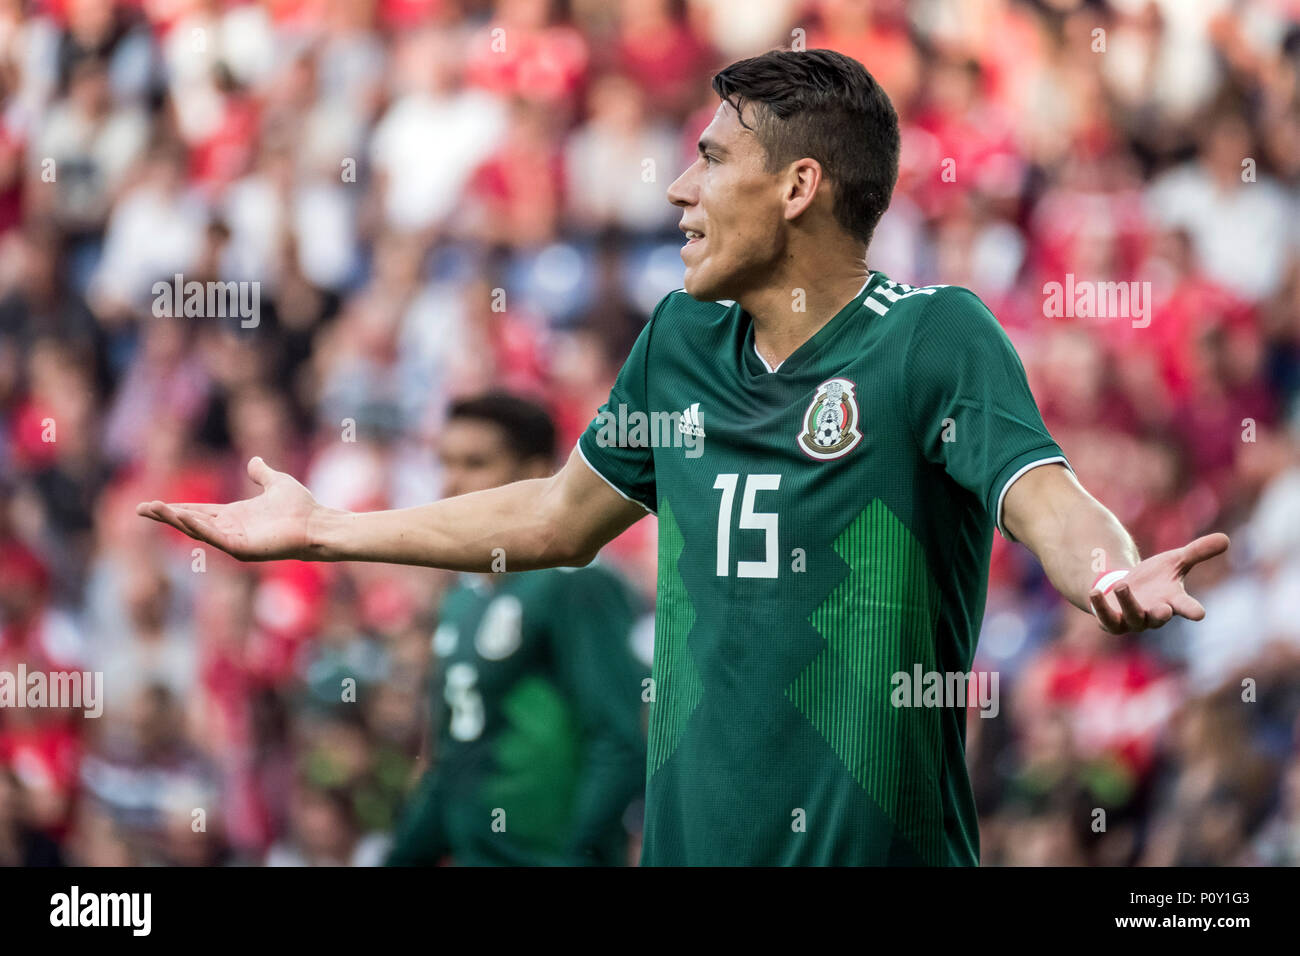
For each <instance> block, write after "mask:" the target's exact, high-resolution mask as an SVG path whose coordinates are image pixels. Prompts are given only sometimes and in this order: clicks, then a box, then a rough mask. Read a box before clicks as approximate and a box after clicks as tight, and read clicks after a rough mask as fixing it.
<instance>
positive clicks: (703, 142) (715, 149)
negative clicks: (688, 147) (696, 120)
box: [695, 136, 727, 156]
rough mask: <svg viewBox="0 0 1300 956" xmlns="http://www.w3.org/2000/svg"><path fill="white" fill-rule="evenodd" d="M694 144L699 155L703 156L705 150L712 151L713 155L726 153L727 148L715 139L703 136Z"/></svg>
mask: <svg viewBox="0 0 1300 956" xmlns="http://www.w3.org/2000/svg"><path fill="white" fill-rule="evenodd" d="M695 145H696V147H697V148H698V149H699V151H700V155H701V156H703V155H704V154H705V153H706V152H708V153H713V155H715V156H725V155H727V149H726V147H725V146H723V145H721V144H720V143H718V142H716V141H715V140H711V139H706V138H704V137H703V136H701V137H700V141H699V142H698V143H696V144H695Z"/></svg>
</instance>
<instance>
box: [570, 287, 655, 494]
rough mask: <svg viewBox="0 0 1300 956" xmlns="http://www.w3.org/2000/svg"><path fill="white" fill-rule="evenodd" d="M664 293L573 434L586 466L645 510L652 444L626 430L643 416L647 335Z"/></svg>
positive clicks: (645, 414)
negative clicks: (596, 406) (601, 400)
mask: <svg viewBox="0 0 1300 956" xmlns="http://www.w3.org/2000/svg"><path fill="white" fill-rule="evenodd" d="M669 298H671V295H669V296H665V297H664V298H663V299H661V300H660V302H659V304H658V305H657V306H655V310H654V314H653V315H651V316H650V321H649V322H647V323H646V324H645V328H643V329H642V330H641V334H640V335H639V336H637V340H636V343H635V344H634V345H633V346H632V351H631V352H629V353H628V356H627V361H625V362H624V363H623V368H622V370H620V371H619V373H618V379H617V380H616V381H615V382H614V387H613V388H612V389H611V390H610V393H609V401H607V402H606V403H605V404H604V405H602V406H601V407H600V410H599V411H598V412H597V413H596V417H595V418H593V419H592V421H591V424H590V425H588V426H587V430H586V431H585V432H583V433H582V435H581V436H580V437H579V439H578V453H579V454H580V455H582V457H583V460H584V461H586V463H587V465H588V467H590V468H591V470H592V471H594V472H595V473H596V474H598V475H599V476H600V477H601V478H603V479H605V481H606V482H607V483H608V484H609V485H610V486H611V487H612V488H613V489H614V490H615V491H617V492H618V493H619V494H620V495H622V496H623V497H624V498H627V499H629V500H631V501H635V502H636V503H637V504H639V505H641V507H643V508H645V509H646V510H647V511H649V512H650V513H651V514H653V513H654V512H655V509H656V507H657V505H658V498H657V494H656V488H655V468H654V453H653V451H654V450H653V449H652V448H651V447H650V445H649V443H648V442H644V441H639V440H638V441H633V440H629V435H630V436H631V438H633V439H636V438H637V435H635V434H633V431H634V429H633V428H630V427H629V423H635V422H636V420H637V419H638V418H642V417H645V418H648V416H649V412H650V409H649V408H648V407H647V405H648V402H647V400H646V382H647V380H648V379H647V375H648V366H649V360H650V339H651V336H652V335H653V334H654V327H655V319H656V318H657V317H658V315H659V313H660V311H661V310H662V309H663V307H664V303H665V302H667V301H668V299H669ZM640 433H641V435H644V434H645V430H644V429H640Z"/></svg>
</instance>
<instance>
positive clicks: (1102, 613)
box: [1002, 464, 1228, 634]
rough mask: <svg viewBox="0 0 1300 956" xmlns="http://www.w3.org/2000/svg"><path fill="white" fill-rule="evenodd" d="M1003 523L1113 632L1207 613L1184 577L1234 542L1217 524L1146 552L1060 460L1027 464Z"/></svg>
mask: <svg viewBox="0 0 1300 956" xmlns="http://www.w3.org/2000/svg"><path fill="white" fill-rule="evenodd" d="M1002 526H1003V527H1004V528H1006V529H1007V531H1008V532H1009V533H1010V534H1011V535H1012V536H1013V537H1014V538H1015V539H1016V540H1017V541H1021V542H1023V543H1024V544H1025V546H1026V547H1028V548H1029V550H1030V551H1032V552H1034V554H1035V555H1036V556H1037V558H1038V560H1039V561H1040V562H1042V565H1043V570H1044V571H1046V572H1047V577H1048V578H1049V579H1050V580H1051V582H1052V584H1053V586H1055V588H1056V589H1057V590H1058V591H1060V592H1061V594H1062V595H1063V596H1064V597H1065V598H1066V599H1067V600H1068V601H1069V602H1070V603H1071V604H1073V605H1074V606H1075V607H1078V608H1080V609H1081V610H1084V611H1091V612H1092V613H1093V614H1095V615H1096V617H1097V620H1098V621H1099V622H1100V623H1101V626H1102V627H1103V628H1105V629H1106V630H1107V631H1110V632H1111V633H1113V634H1124V633H1129V632H1133V631H1144V630H1146V629H1148V628H1156V627H1161V626H1163V625H1165V624H1167V623H1168V622H1169V621H1170V620H1171V619H1172V618H1173V617H1174V616H1175V615H1177V616H1179V617H1185V618H1188V619H1190V620H1193V621H1199V620H1201V618H1203V617H1205V608H1203V607H1201V604H1200V602H1199V601H1197V600H1196V599H1195V598H1194V597H1192V596H1191V595H1190V594H1188V593H1187V590H1186V589H1185V588H1184V587H1183V579H1184V578H1185V577H1186V576H1187V572H1188V571H1190V570H1191V569H1192V568H1193V567H1195V566H1196V565H1197V564H1199V563H1201V562H1202V561H1206V560H1209V559H1210V558H1214V557H1217V556H1218V555H1220V554H1223V552H1225V551H1227V550H1228V536H1227V535H1226V534H1222V533H1220V532H1216V533H1214V534H1207V535H1204V536H1203V537H1200V538H1197V539H1196V540H1195V541H1192V542H1190V543H1189V544H1186V545H1184V546H1183V547H1181V548H1174V549H1173V550H1172V551H1164V552H1162V553H1160V554H1157V555H1153V556H1152V557H1149V558H1147V559H1146V560H1142V559H1141V558H1140V557H1139V555H1138V550H1137V546H1136V545H1134V543H1133V539H1132V537H1130V536H1129V533H1128V532H1127V531H1125V530H1124V526H1123V525H1122V524H1120V522H1119V519H1118V518H1116V517H1115V516H1114V515H1113V514H1111V512H1110V511H1109V510H1108V509H1107V508H1106V507H1105V506H1104V505H1102V504H1101V503H1100V502H1099V501H1097V499H1096V498H1094V497H1093V496H1092V495H1090V494H1088V492H1087V491H1086V490H1084V488H1083V486H1082V485H1080V484H1079V482H1078V480H1077V479H1076V478H1075V477H1074V474H1073V473H1072V472H1071V471H1070V470H1069V469H1067V468H1065V467H1063V466H1061V465H1055V464H1053V465H1041V466H1039V467H1038V468H1033V469H1031V470H1029V471H1027V472H1025V474H1023V475H1021V476H1020V478H1019V479H1017V480H1016V482H1015V483H1014V484H1013V485H1012V486H1011V487H1010V488H1009V489H1008V490H1007V494H1006V498H1005V500H1004V501H1003V504H1002ZM1099 549H1100V550H1099ZM1099 555H1100V556H1102V558H1103V561H1104V563H1105V567H1104V568H1102V569H1101V571H1100V572H1099V571H1098V570H1096V568H1097V561H1098V556H1099Z"/></svg>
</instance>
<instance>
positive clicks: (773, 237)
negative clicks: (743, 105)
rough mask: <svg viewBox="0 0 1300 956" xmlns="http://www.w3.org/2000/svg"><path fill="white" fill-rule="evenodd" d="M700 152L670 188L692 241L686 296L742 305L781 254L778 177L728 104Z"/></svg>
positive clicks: (685, 252)
mask: <svg viewBox="0 0 1300 956" xmlns="http://www.w3.org/2000/svg"><path fill="white" fill-rule="evenodd" d="M698 149H699V155H698V157H697V158H696V160H695V162H693V163H692V164H691V165H690V166H689V167H688V168H687V170H686V172H684V173H682V174H681V176H679V177H677V181H676V182H675V183H673V184H672V185H671V186H669V187H668V201H669V202H671V203H672V204H673V205H674V206H680V207H681V209H682V218H681V224H680V228H681V229H682V231H683V232H685V233H686V234H687V242H686V245H684V246H683V247H682V253H681V255H682V261H683V262H684V263H686V282H685V287H686V291H687V293H688V294H690V295H691V296H692V297H694V298H696V299H700V300H702V301H709V300H713V301H716V300H718V299H740V298H741V297H742V295H743V293H745V292H746V291H748V290H750V289H753V288H756V287H759V286H761V285H762V284H763V282H764V280H765V279H766V278H768V277H770V275H771V273H772V267H773V265H774V264H775V263H776V262H777V260H778V258H779V257H780V255H781V252H782V249H783V248H784V238H783V237H784V229H783V227H784V224H785V218H784V216H783V207H782V203H781V190H782V187H781V178H780V177H779V176H778V175H776V174H773V173H769V172H767V171H766V170H765V169H764V168H763V164H764V162H765V161H766V154H765V152H764V150H763V147H762V144H760V143H759V141H758V139H757V137H756V136H755V135H754V133H753V132H752V131H750V130H747V129H745V128H744V127H743V126H741V125H740V118H739V116H738V114H737V113H736V111H735V109H734V108H733V107H732V106H731V104H730V103H726V102H724V103H722V104H720V105H719V106H718V111H717V112H716V113H714V114H713V120H712V122H710V123H709V125H708V126H707V127H706V128H705V130H704V132H703V133H701V134H700V141H699V144H698ZM697 233H698V235H696V234H697Z"/></svg>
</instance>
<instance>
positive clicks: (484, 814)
mask: <svg viewBox="0 0 1300 956" xmlns="http://www.w3.org/2000/svg"><path fill="white" fill-rule="evenodd" d="M438 457H439V459H440V461H441V463H442V475H443V491H444V493H445V494H446V495H447V496H449V497H450V496H455V495H463V494H470V493H472V492H476V491H484V490H486V489H488V488H495V487H497V486H499V485H504V484H507V483H509V482H512V481H520V480H523V479H527V478H543V477H545V476H547V475H550V474H551V472H552V470H553V463H554V461H555V425H554V423H552V421H551V419H550V416H549V415H548V414H547V413H546V410H545V409H543V408H541V407H540V406H538V405H536V404H534V403H532V402H530V401H527V400H525V399H522V398H519V397H516V396H513V395H508V394H504V393H493V394H488V395H482V396H477V397H474V398H466V399H461V400H459V401H457V402H454V403H453V404H452V406H451V409H450V410H449V412H448V415H447V421H446V424H445V426H444V428H443V429H442V433H441V435H440V436H439V440H438ZM637 611H638V608H637V598H636V597H635V595H634V594H633V592H632V590H631V588H629V587H628V586H627V585H626V584H625V583H624V582H623V580H622V579H621V578H620V577H619V576H618V575H617V574H615V573H614V572H612V571H610V570H608V569H606V568H604V567H602V566H600V565H598V564H593V565H591V566H589V567H585V568H561V569H556V570H538V571H525V572H522V573H520V574H511V573H509V565H508V564H507V565H506V573H501V574H487V575H477V574H470V575H461V576H460V578H459V580H458V582H457V585H456V587H454V588H453V589H452V590H451V591H450V592H449V593H448V594H447V596H446V597H445V598H444V599H443V602H442V607H441V609H440V614H439V618H438V627H437V630H436V632H435V634H434V638H433V653H434V657H435V658H436V661H437V663H436V666H435V673H434V682H433V696H432V705H433V706H432V716H433V725H434V740H435V741H436V742H435V743H434V745H433V754H432V758H433V759H432V764H431V766H430V768H429V769H428V770H427V771H426V772H425V774H424V775H423V776H422V778H421V779H420V781H419V783H418V784H417V786H416V788H415V792H414V793H413V794H412V798H411V800H410V802H409V805H408V806H407V808H406V812H405V813H404V815H403V818H402V820H401V822H400V823H399V825H398V828H397V832H396V834H395V836H394V841H393V849H392V852H391V853H390V855H389V860H388V862H389V864H390V865H396V866H403V865H415V866H418V865H433V864H436V863H439V862H441V861H443V860H444V859H450V860H452V861H453V862H455V863H457V864H460V865H467V866H473V865H493V864H506V865H515V866H542V865H548V864H573V865H587V864H604V865H622V864H626V863H627V862H628V859H627V847H628V837H627V831H626V829H625V828H624V826H623V816H624V813H625V811H626V810H627V808H628V807H629V805H630V804H631V803H632V802H633V801H634V800H635V799H636V798H637V797H638V796H639V795H640V793H641V790H642V787H643V784H644V780H645V737H644V734H643V732H642V717H641V714H642V708H643V704H642V703H641V691H642V681H643V680H644V679H645V677H646V676H648V675H647V674H646V668H645V667H644V666H643V665H642V664H641V663H640V662H638V661H637V659H636V657H635V655H634V654H633V652H632V646H631V639H632V632H633V628H634V626H635V624H636V620H637V617H638V613H637Z"/></svg>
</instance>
